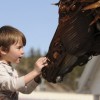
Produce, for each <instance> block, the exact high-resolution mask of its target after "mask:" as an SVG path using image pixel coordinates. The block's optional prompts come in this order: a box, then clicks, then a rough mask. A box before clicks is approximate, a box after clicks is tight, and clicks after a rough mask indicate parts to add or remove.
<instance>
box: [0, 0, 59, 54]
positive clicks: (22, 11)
mask: <svg viewBox="0 0 100 100" xmlns="http://www.w3.org/2000/svg"><path fill="white" fill-rule="evenodd" d="M58 1H59V0H0V27H1V26H4V25H11V26H13V27H16V28H17V29H19V30H20V31H22V32H23V33H24V35H25V36H26V39H27V44H26V46H25V47H24V51H25V53H28V52H29V50H30V48H34V49H35V50H38V49H40V51H41V53H44V52H47V51H48V49H49V45H50V42H51V40H52V37H53V35H54V33H55V31H56V28H57V25H58V7H57V6H55V5H52V3H57V2H58Z"/></svg>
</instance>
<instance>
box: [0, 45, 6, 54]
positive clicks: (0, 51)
mask: <svg viewBox="0 0 100 100" xmlns="http://www.w3.org/2000/svg"><path fill="white" fill-rule="evenodd" d="M6 53H7V52H6V51H5V50H4V48H2V47H0V54H3V55H5V54H6Z"/></svg>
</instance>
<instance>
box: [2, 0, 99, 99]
mask: <svg viewBox="0 0 100 100" xmlns="http://www.w3.org/2000/svg"><path fill="white" fill-rule="evenodd" d="M57 2H58V0H0V27H1V26H3V25H11V26H14V27H16V28H18V29H19V30H20V31H22V32H23V33H24V34H25V36H26V39H27V45H26V46H25V48H24V50H25V55H26V56H25V57H24V58H23V60H22V62H21V63H20V64H19V66H20V67H17V69H18V71H19V73H20V75H23V74H26V73H28V72H29V71H31V70H32V69H33V64H34V63H35V61H36V59H37V58H38V57H40V56H42V55H45V54H46V52H47V51H48V48H49V44H50V42H51V39H52V37H53V35H54V33H55V30H56V28H57V25H58V7H57V6H54V5H52V3H57ZM98 62H99V61H98ZM91 66H92V65H91ZM92 70H94V69H92V68H91V71H92ZM83 71H84V66H83V67H79V66H78V67H77V68H75V69H74V70H73V71H72V72H71V73H70V74H68V75H66V76H65V79H64V81H63V82H62V83H57V84H53V83H49V82H47V81H46V80H44V79H42V83H41V84H40V85H39V86H38V87H37V88H36V89H35V90H34V91H33V93H32V94H30V95H25V94H20V98H19V100H93V99H94V100H99V99H97V98H93V95H90V94H91V91H90V92H87V91H88V90H89V88H90V84H91V82H92V81H93V79H94V78H93V77H92V78H91V77H89V76H88V74H89V75H90V76H91V71H90V69H88V70H87V72H84V73H85V74H86V73H88V74H87V76H88V78H87V76H86V77H85V76H84V74H83ZM88 71H89V72H88ZM94 73H95V72H94ZM82 75H83V76H84V77H85V78H84V77H83V78H82V79H81V76H82ZM80 79H81V80H80ZM83 79H84V80H85V81H84V80H83ZM79 80H80V81H82V80H83V81H82V82H80V88H79V89H80V90H81V89H82V86H83V87H85V90H84V88H83V89H82V90H84V91H85V92H84V93H86V94H84V93H83V94H78V93H77V90H78V82H79ZM90 80H92V81H90ZM83 83H84V84H83ZM98 86H99V85H98ZM99 90H100V89H99ZM96 95H97V94H96Z"/></svg>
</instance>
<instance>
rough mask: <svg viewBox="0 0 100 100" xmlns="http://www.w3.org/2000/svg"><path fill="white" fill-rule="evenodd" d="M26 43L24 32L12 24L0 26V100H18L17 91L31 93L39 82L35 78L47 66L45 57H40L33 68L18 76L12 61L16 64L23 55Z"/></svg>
mask: <svg viewBox="0 0 100 100" xmlns="http://www.w3.org/2000/svg"><path fill="white" fill-rule="evenodd" d="M25 45H26V38H25V36H24V34H23V33H22V32H21V31H19V30H18V29H16V28H14V27H12V26H3V27H1V28H0V100H18V92H22V93H31V92H32V91H33V90H34V89H35V88H36V86H37V85H38V84H39V83H38V82H37V81H36V80H35V78H36V77H37V76H39V75H40V74H41V69H42V68H43V67H44V66H47V65H48V64H47V58H46V57H40V58H39V59H38V60H37V61H36V63H35V65H34V69H33V70H32V71H31V72H29V73H28V74H26V75H24V76H22V77H18V73H17V71H16V70H15V69H14V67H13V66H12V63H15V64H18V63H19V62H20V60H21V58H22V57H23V54H24V51H23V47H24V46H25Z"/></svg>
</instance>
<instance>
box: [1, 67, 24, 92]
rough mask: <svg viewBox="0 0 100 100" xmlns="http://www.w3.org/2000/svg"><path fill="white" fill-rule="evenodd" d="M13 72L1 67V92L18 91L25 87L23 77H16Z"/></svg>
mask: <svg viewBox="0 0 100 100" xmlns="http://www.w3.org/2000/svg"><path fill="white" fill-rule="evenodd" d="M12 74H13V73H12V71H11V70H9V69H6V68H5V67H3V66H1V65H0V90H10V91H12V92H15V91H17V90H18V89H19V88H21V87H24V86H25V82H24V78H23V77H19V78H18V77H15V76H13V75H12Z"/></svg>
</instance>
